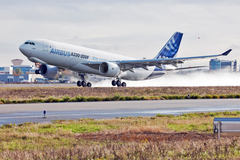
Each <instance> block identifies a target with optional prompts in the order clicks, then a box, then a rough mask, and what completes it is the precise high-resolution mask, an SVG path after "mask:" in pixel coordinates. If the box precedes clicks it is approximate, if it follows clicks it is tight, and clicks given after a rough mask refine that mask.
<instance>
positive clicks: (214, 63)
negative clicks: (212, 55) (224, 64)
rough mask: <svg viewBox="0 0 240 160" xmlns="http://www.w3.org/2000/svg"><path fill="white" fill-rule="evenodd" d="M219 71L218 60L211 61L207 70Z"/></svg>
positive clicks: (219, 63) (219, 64) (219, 62)
mask: <svg viewBox="0 0 240 160" xmlns="http://www.w3.org/2000/svg"><path fill="white" fill-rule="evenodd" d="M219 69H221V61H220V59H217V58H216V59H211V60H210V62H209V70H219Z"/></svg>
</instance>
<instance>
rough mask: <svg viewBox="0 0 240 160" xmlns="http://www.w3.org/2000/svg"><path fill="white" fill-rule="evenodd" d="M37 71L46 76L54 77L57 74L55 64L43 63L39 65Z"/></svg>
mask: <svg viewBox="0 0 240 160" xmlns="http://www.w3.org/2000/svg"><path fill="white" fill-rule="evenodd" d="M38 73H40V74H41V75H43V76H44V77H46V78H55V76H57V75H58V73H59V71H58V68H57V67H56V66H49V65H45V64H43V65H41V66H40V67H39V71H38Z"/></svg>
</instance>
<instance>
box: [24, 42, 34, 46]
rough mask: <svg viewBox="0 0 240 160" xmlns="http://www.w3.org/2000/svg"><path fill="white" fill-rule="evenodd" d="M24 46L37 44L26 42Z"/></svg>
mask: <svg viewBox="0 0 240 160" xmlns="http://www.w3.org/2000/svg"><path fill="white" fill-rule="evenodd" d="M24 44H30V45H35V43H33V42H25V43H24Z"/></svg>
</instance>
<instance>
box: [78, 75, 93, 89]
mask: <svg viewBox="0 0 240 160" xmlns="http://www.w3.org/2000/svg"><path fill="white" fill-rule="evenodd" d="M79 76H80V77H81V79H82V81H77V86H78V87H81V86H83V87H92V83H90V82H87V81H86V80H85V77H84V76H85V75H84V74H79Z"/></svg>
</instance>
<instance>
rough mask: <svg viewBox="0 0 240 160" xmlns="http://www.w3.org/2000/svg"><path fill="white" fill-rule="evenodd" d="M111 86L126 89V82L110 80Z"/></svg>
mask: <svg viewBox="0 0 240 160" xmlns="http://www.w3.org/2000/svg"><path fill="white" fill-rule="evenodd" d="M112 85H113V86H116V85H117V86H118V87H121V86H122V87H126V86H127V84H126V82H121V80H120V79H117V81H116V80H112Z"/></svg>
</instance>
